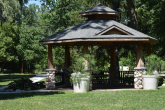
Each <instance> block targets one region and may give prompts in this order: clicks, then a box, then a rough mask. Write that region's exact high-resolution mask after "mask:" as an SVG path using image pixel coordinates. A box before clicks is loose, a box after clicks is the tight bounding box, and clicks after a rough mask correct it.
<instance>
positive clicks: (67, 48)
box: [65, 46, 71, 68]
mask: <svg viewBox="0 0 165 110" xmlns="http://www.w3.org/2000/svg"><path fill="white" fill-rule="evenodd" d="M70 65H71V63H70V51H69V46H65V66H66V67H67V68H68V67H69V66H70Z"/></svg>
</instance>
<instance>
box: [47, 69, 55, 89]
mask: <svg viewBox="0 0 165 110" xmlns="http://www.w3.org/2000/svg"><path fill="white" fill-rule="evenodd" d="M55 87H56V86H55V69H46V89H47V90H53V89H55Z"/></svg>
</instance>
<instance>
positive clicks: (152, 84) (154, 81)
mask: <svg viewBox="0 0 165 110" xmlns="http://www.w3.org/2000/svg"><path fill="white" fill-rule="evenodd" d="M142 78H143V89H145V90H156V89H157V88H158V81H159V76H158V75H143V76H142Z"/></svg>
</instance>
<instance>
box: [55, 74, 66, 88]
mask: <svg viewBox="0 0 165 110" xmlns="http://www.w3.org/2000/svg"><path fill="white" fill-rule="evenodd" d="M55 75H56V78H55V81H56V82H55V84H56V86H63V85H64V84H65V73H64V72H57V73H55Z"/></svg>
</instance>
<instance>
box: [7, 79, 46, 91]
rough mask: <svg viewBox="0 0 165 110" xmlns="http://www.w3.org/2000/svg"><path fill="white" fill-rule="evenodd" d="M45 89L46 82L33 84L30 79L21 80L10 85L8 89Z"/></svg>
mask: <svg viewBox="0 0 165 110" xmlns="http://www.w3.org/2000/svg"><path fill="white" fill-rule="evenodd" d="M44 87H45V82H44V81H42V82H36V83H32V81H31V80H30V79H28V78H21V79H19V80H15V81H13V82H11V83H9V84H8V89H13V90H16V89H20V90H27V89H31V90H36V89H41V88H44Z"/></svg>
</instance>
